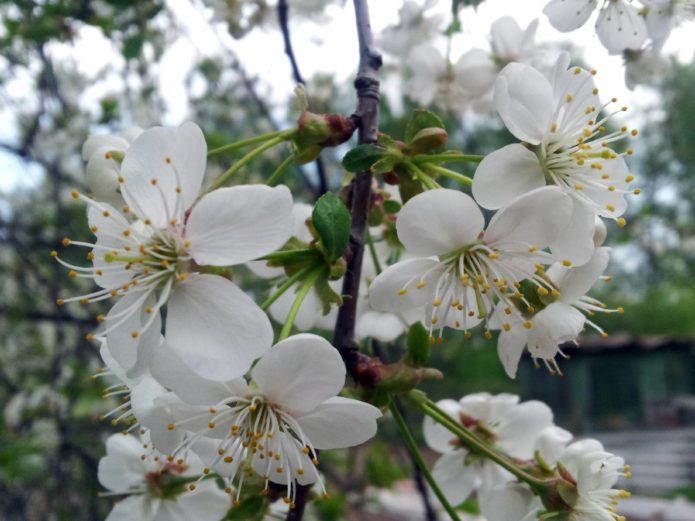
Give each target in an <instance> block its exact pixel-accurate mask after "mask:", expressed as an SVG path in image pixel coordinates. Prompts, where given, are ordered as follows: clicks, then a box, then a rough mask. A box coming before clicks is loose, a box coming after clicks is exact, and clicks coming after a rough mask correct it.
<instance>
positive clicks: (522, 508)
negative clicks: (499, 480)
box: [480, 483, 543, 521]
mask: <svg viewBox="0 0 695 521" xmlns="http://www.w3.org/2000/svg"><path fill="white" fill-rule="evenodd" d="M542 507H543V503H541V501H540V499H539V498H538V497H537V496H535V495H534V494H533V492H531V490H530V489H529V488H528V486H526V485H522V484H520V483H507V484H506V485H499V486H497V487H495V488H493V489H492V490H490V492H489V493H488V494H485V495H484V496H483V497H482V498H481V500H480V511H481V513H482V514H483V515H484V516H485V519H487V520H488V521H532V520H533V519H535V518H536V513H537V512H538V511H539V510H540V509H541V508H542Z"/></svg>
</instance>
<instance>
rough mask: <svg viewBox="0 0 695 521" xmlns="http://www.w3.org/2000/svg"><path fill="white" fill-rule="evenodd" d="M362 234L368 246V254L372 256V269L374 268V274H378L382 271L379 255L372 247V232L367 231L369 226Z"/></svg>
mask: <svg viewBox="0 0 695 521" xmlns="http://www.w3.org/2000/svg"><path fill="white" fill-rule="evenodd" d="M364 235H365V237H366V239H367V246H369V254H370V255H371V256H372V262H373V263H374V269H375V270H376V274H377V275H379V274H380V273H381V272H382V269H381V263H380V262H379V257H378V256H377V254H376V249H375V248H374V240H373V239H372V234H371V233H369V226H367V227H366V228H365V230H364Z"/></svg>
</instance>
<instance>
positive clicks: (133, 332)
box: [130, 331, 140, 338]
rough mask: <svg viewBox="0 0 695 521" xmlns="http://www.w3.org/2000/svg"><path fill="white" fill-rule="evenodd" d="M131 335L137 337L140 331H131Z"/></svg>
mask: <svg viewBox="0 0 695 521" xmlns="http://www.w3.org/2000/svg"><path fill="white" fill-rule="evenodd" d="M130 336H131V337H133V338H137V337H139V336H140V333H138V332H137V331H131V332H130Z"/></svg>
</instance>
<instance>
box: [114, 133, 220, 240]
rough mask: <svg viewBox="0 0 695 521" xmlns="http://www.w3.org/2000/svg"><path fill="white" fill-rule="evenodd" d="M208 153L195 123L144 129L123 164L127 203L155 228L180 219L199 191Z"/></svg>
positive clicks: (163, 226)
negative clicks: (176, 126)
mask: <svg viewBox="0 0 695 521" xmlns="http://www.w3.org/2000/svg"><path fill="white" fill-rule="evenodd" d="M206 156H207V145H206V144H205V138H204V137H203V133H202V131H201V130H200V128H199V127H198V126H197V125H196V124H195V123H190V122H188V123H184V124H183V125H181V126H180V127H178V128H173V129H172V128H163V127H153V128H151V129H149V130H146V131H144V132H143V133H142V134H140V136H139V137H138V138H137V139H136V140H135V141H133V143H132V144H131V145H130V148H129V149H128V153H127V154H126V156H125V159H124V160H123V164H122V165H121V175H122V176H123V178H124V183H123V185H122V190H123V197H124V198H125V200H126V202H127V203H128V206H130V208H131V209H132V210H133V211H134V212H135V213H136V214H137V215H138V216H139V217H140V218H141V219H143V220H144V219H146V218H149V219H150V220H151V221H152V224H153V226H155V227H156V228H166V227H167V226H169V221H170V220H171V219H177V220H178V221H179V223H180V222H181V221H182V220H183V214H184V212H185V211H186V210H187V209H188V208H190V207H191V206H192V205H193V203H194V201H195V199H196V197H197V196H198V192H199V191H200V185H201V183H202V181H203V175H204V174H205V164H206V161H207V157H206ZM153 180H154V183H153V182H152V181H153ZM177 188H180V190H179V191H177Z"/></svg>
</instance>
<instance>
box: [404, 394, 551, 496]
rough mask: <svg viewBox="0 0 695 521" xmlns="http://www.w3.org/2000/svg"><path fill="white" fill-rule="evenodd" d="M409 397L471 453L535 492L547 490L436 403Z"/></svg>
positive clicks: (416, 396)
mask: <svg viewBox="0 0 695 521" xmlns="http://www.w3.org/2000/svg"><path fill="white" fill-rule="evenodd" d="M408 396H409V398H411V399H412V401H413V402H415V403H416V404H417V405H418V407H419V408H420V409H421V410H422V412H424V413H425V414H426V415H427V416H429V417H430V418H432V419H433V420H435V421H436V422H437V423H439V424H441V425H442V426H443V427H445V428H447V429H448V430H450V431H451V432H452V433H454V434H455V435H456V436H457V437H458V438H459V439H460V440H461V441H462V442H463V443H464V444H465V445H466V446H467V447H468V448H469V449H470V450H471V452H474V453H475V454H478V455H480V456H484V457H486V458H488V459H489V460H491V461H493V462H495V463H496V464H497V465H499V466H500V467H502V468H504V469H506V470H508V471H509V472H511V473H512V474H514V476H516V477H517V478H518V479H519V480H520V481H523V482H524V483H527V484H528V485H529V486H530V487H531V488H533V489H534V490H537V491H538V490H543V489H545V488H547V484H546V482H545V481H544V480H542V479H538V478H536V477H535V476H532V475H530V474H529V473H527V472H526V471H524V470H523V469H521V468H520V467H519V466H518V465H517V464H516V463H514V462H513V461H512V460H511V459H509V458H508V457H507V456H506V455H504V454H500V453H499V452H497V451H496V450H495V449H493V448H492V447H490V446H489V445H488V444H487V443H485V442H484V441H483V440H481V439H480V438H479V437H478V436H476V434H475V433H474V432H473V431H471V430H470V429H468V428H467V427H464V426H463V425H461V424H460V423H459V422H457V421H456V420H454V419H453V418H452V417H451V416H449V415H448V414H447V413H446V412H444V411H442V410H441V409H440V408H439V407H437V405H436V404H435V403H434V402H432V401H431V400H429V399H428V398H426V397H423V396H422V394H421V393H418V392H411V393H410V394H409V395H408Z"/></svg>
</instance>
